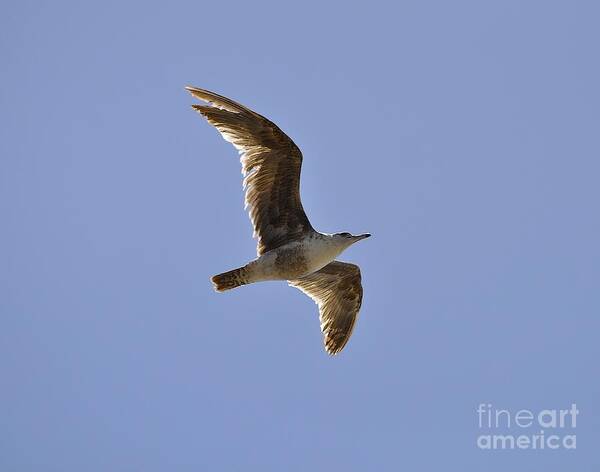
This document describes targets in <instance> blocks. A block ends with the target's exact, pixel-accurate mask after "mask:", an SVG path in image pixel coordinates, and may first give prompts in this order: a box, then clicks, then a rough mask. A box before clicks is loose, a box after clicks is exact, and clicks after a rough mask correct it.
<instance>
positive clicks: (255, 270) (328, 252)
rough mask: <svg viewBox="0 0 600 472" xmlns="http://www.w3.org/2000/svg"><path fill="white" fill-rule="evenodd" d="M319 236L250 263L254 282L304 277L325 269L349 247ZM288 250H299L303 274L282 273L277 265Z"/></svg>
mask: <svg viewBox="0 0 600 472" xmlns="http://www.w3.org/2000/svg"><path fill="white" fill-rule="evenodd" d="M319 236H321V235H319ZM319 236H317V237H307V238H306V239H304V240H301V241H296V242H292V243H289V244H286V245H284V246H281V247H279V248H277V249H274V250H272V251H269V252H266V253H265V254H263V255H262V256H260V257H258V258H257V259H255V260H254V261H252V262H250V263H249V264H248V266H247V267H248V268H249V269H251V280H252V282H259V281H263V280H288V279H291V278H299V277H304V276H306V275H308V274H312V273H313V272H316V271H317V270H319V269H322V268H323V267H325V266H326V265H327V264H329V263H330V262H332V261H333V260H334V259H335V258H336V257H337V256H338V255H339V254H340V253H341V252H342V251H343V250H344V249H346V247H347V245H346V244H343V245H340V244H339V242H338V241H335V240H333V239H331V238H328V237H326V236H325V237H319ZM286 250H298V251H299V252H300V253H301V254H302V257H303V260H304V264H305V265H306V267H305V269H304V270H303V272H302V273H301V274H298V273H294V274H292V273H289V274H284V273H282V268H281V266H278V265H277V264H276V263H275V261H276V260H277V256H278V254H280V251H286Z"/></svg>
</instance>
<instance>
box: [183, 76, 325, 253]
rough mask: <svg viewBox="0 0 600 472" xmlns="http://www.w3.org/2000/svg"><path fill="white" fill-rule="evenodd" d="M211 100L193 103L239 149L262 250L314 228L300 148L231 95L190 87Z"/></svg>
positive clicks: (192, 91)
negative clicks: (304, 196) (305, 202)
mask: <svg viewBox="0 0 600 472" xmlns="http://www.w3.org/2000/svg"><path fill="white" fill-rule="evenodd" d="M186 88H187V90H188V91H189V92H190V93H191V94H192V95H193V96H194V97H196V98H199V99H200V100H203V101H204V102H208V104H209V105H206V106H205V105H193V108H194V109H195V110H197V111H198V112H200V113H201V114H202V115H204V116H205V117H206V119H207V120H208V122H209V123H210V124H211V125H213V126H214V127H215V128H217V130H219V132H220V133H221V135H222V136H223V138H225V140H226V141H229V142H230V143H232V144H233V145H234V146H235V147H236V149H237V150H238V151H239V153H240V161H241V162H242V173H243V174H244V188H245V189H246V199H245V202H246V208H248V211H249V214H250V220H251V221H252V225H253V226H254V237H256V238H258V246H257V252H258V255H261V254H264V253H265V252H267V251H270V250H271V249H275V248H277V247H279V246H282V245H283V244H285V243H287V242H289V241H294V240H297V239H300V238H301V237H302V236H303V235H304V234H305V233H307V232H311V231H313V228H312V226H311V224H310V222H309V221H308V217H307V216H306V213H304V209H303V208H302V203H301V201H300V167H301V166H302V153H301V152H300V149H298V147H297V146H296V145H295V144H294V142H293V141H292V140H291V139H290V138H289V137H288V136H286V135H285V133H284V132H283V131H281V130H280V129H279V128H278V127H277V126H276V125H275V124H273V123H272V122H271V121H269V120H267V119H266V118H265V117H263V116H261V115H259V114H258V113H255V112H253V111H252V110H250V109H248V108H246V107H245V106H243V105H240V104H239V103H236V102H234V101H233V100H231V99H229V98H226V97H223V96H221V95H217V94H216V93H213V92H209V91H207V90H202V89H199V88H195V87H186Z"/></svg>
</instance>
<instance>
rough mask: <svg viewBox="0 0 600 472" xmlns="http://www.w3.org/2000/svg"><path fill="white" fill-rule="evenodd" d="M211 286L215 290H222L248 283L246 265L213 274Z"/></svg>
mask: <svg viewBox="0 0 600 472" xmlns="http://www.w3.org/2000/svg"><path fill="white" fill-rule="evenodd" d="M211 280H212V283H213V287H214V289H215V290H216V291H217V292H224V291H226V290H231V289H232V288H236V287H240V286H242V285H246V284H247V283H248V270H247V269H246V267H240V268H239V269H233V270H230V271H228V272H223V273H222V274H219V275H215V276H214V277H213V278H212V279H211Z"/></svg>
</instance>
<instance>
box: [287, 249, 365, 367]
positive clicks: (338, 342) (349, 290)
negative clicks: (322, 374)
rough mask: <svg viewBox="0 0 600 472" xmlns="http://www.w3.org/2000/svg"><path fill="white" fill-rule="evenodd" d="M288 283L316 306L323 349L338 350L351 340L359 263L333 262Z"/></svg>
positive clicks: (358, 298)
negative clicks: (322, 336)
mask: <svg viewBox="0 0 600 472" xmlns="http://www.w3.org/2000/svg"><path fill="white" fill-rule="evenodd" d="M288 283H289V284H290V285H291V286H292V287H296V288H299V289H300V290H302V291H303V292H304V293H305V294H307V295H308V296H309V297H310V298H312V299H313V300H314V301H315V303H316V304H317V305H318V306H319V318H320V321H321V331H322V332H323V335H324V336H325V339H324V342H325V350H326V351H327V352H328V353H329V354H331V355H334V354H337V353H338V352H340V351H341V350H342V349H343V348H344V346H345V345H346V343H347V342H348V339H350V335H351V334H352V329H353V328H354V323H355V322H356V319H357V318H358V311H359V310H360V305H361V303H362V295H363V290H362V285H361V283H360V269H359V268H358V266H357V265H354V264H348V263H346V262H339V261H333V262H331V263H329V264H327V265H326V266H325V267H323V268H322V269H321V270H318V271H316V272H313V273H312V274H310V275H307V276H306V277H302V278H301V279H296V280H289V281H288Z"/></svg>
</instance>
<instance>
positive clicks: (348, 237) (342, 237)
mask: <svg viewBox="0 0 600 472" xmlns="http://www.w3.org/2000/svg"><path fill="white" fill-rule="evenodd" d="M370 236H371V234H370V233H364V234H356V235H355V234H350V233H335V234H334V235H333V237H334V238H335V239H336V240H337V241H340V242H343V243H344V244H345V246H346V247H348V246H351V245H352V244H354V243H357V242H358V241H360V240H362V239H366V238H368V237H370Z"/></svg>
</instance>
